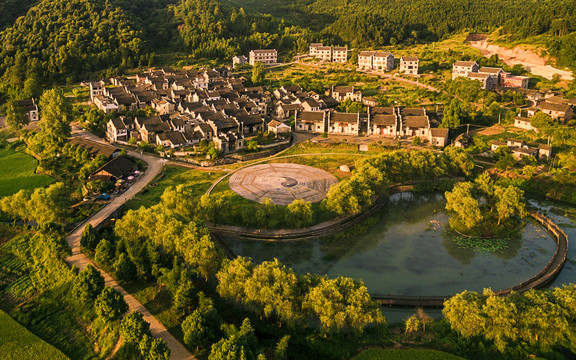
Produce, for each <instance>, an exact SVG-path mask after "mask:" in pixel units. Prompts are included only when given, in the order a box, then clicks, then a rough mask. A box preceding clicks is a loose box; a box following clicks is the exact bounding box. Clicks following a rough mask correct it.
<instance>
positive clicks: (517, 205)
mask: <svg viewBox="0 0 576 360" xmlns="http://www.w3.org/2000/svg"><path fill="white" fill-rule="evenodd" d="M494 197H495V200H496V212H497V214H498V225H500V222H501V221H502V220H506V219H508V218H510V217H511V216H514V215H516V216H519V217H524V216H525V213H526V204H525V201H524V191H522V190H520V189H519V188H517V187H515V186H512V185H510V186H508V187H502V186H496V187H495V188H494Z"/></svg>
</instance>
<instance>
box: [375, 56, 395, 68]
mask: <svg viewBox="0 0 576 360" xmlns="http://www.w3.org/2000/svg"><path fill="white" fill-rule="evenodd" d="M373 67H374V69H376V70H385V71H390V70H392V69H394V55H392V53H391V52H381V51H376V53H375V54H374V60H373Z"/></svg>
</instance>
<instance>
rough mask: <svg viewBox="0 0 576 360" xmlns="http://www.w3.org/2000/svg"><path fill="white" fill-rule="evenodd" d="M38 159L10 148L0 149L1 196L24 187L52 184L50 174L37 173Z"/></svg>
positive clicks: (33, 187) (31, 187) (30, 187)
mask: <svg viewBox="0 0 576 360" xmlns="http://www.w3.org/2000/svg"><path fill="white" fill-rule="evenodd" d="M36 167H38V161H37V160H36V159H34V158H33V157H32V156H30V155H27V154H24V153H21V152H16V151H13V150H8V149H0V197H2V196H8V195H12V194H15V193H17V192H18V191H20V190H22V189H35V188H38V187H43V186H46V185H49V184H51V183H52V182H53V181H54V179H52V178H51V177H50V176H48V175H40V174H36Z"/></svg>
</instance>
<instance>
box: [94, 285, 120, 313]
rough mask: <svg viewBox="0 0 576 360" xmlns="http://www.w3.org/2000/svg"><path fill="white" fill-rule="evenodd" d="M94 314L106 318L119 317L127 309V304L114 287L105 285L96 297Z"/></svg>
mask: <svg viewBox="0 0 576 360" xmlns="http://www.w3.org/2000/svg"><path fill="white" fill-rule="evenodd" d="M94 306H95V308H96V314H98V316H100V317H102V318H104V319H107V320H116V319H119V318H120V317H121V316H122V314H124V313H125V312H126V311H127V310H128V304H126V301H124V298H123V297H122V295H121V294H120V293H119V292H118V291H116V290H115V289H114V288H111V287H109V286H106V287H105V288H104V289H103V290H102V292H101V293H100V295H98V297H97V298H96V303H95V304H94Z"/></svg>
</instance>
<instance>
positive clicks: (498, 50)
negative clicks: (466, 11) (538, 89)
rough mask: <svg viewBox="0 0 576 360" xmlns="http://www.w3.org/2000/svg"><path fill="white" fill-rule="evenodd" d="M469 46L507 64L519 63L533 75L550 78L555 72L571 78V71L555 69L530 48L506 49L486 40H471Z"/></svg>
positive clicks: (563, 77)
mask: <svg viewBox="0 0 576 360" xmlns="http://www.w3.org/2000/svg"><path fill="white" fill-rule="evenodd" d="M470 46H472V47H473V48H476V49H478V50H480V52H481V53H482V55H484V56H486V57H490V56H492V55H498V57H500V59H501V60H502V61H504V63H506V64H507V65H509V66H514V65H516V64H520V65H522V66H524V68H525V69H526V70H528V71H530V72H531V73H532V74H534V75H538V76H542V77H544V78H546V79H549V80H551V79H552V77H553V76H554V75H555V74H558V75H560V77H561V78H562V79H564V80H573V79H574V77H573V75H572V72H570V71H566V70H561V69H557V68H555V67H553V66H550V65H547V63H548V61H547V60H546V59H544V58H543V57H541V56H539V55H538V54H536V53H534V52H533V51H530V50H524V49H520V48H514V49H507V48H504V47H502V46H498V45H493V44H488V43H487V42H486V40H481V41H471V42H470Z"/></svg>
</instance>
